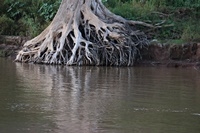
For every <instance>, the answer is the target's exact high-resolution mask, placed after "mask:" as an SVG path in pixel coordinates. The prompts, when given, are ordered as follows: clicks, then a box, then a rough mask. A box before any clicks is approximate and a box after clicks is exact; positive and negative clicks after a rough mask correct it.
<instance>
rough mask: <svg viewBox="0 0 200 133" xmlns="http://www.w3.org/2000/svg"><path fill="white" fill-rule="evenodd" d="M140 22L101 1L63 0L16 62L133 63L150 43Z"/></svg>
mask: <svg viewBox="0 0 200 133" xmlns="http://www.w3.org/2000/svg"><path fill="white" fill-rule="evenodd" d="M140 23H142V22H136V21H129V20H126V19H124V18H122V17H120V16H117V15H115V14H113V13H111V12H110V11H109V10H108V9H107V8H105V6H104V5H103V4H102V2H101V0H62V3H61V5H60V7H59V9H58V12H57V14H56V16H55V17H54V19H53V21H52V23H51V24H50V25H49V26H48V27H47V28H46V29H45V30H44V31H43V32H42V33H41V34H40V35H38V36H37V37H35V38H33V39H32V40H30V41H27V42H26V43H25V44H24V46H23V49H22V50H21V51H20V52H19V53H18V55H17V57H16V61H20V62H34V63H45V64H67V65H113V66H130V65H133V64H134V63H135V61H136V60H137V58H138V57H139V51H140V48H142V47H143V46H144V45H146V44H148V40H147V38H146V36H145V35H144V33H143V32H140V31H139V30H137V28H136V25H135V24H140Z"/></svg>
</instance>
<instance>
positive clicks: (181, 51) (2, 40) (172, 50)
mask: <svg viewBox="0 0 200 133" xmlns="http://www.w3.org/2000/svg"><path fill="white" fill-rule="evenodd" d="M28 39H29V38H26V37H19V36H0V57H5V58H11V59H13V60H14V59H15V57H16V54H17V52H18V51H19V50H20V49H21V47H22V44H24V43H25V42H26V41H27V40H28ZM136 66H164V67H193V66H194V67H198V68H199V67H200V42H190V43H183V44H171V43H168V44H161V43H158V42H152V43H151V44H150V45H149V46H148V47H147V48H146V49H143V50H142V51H141V60H140V61H138V63H137V64H136Z"/></svg>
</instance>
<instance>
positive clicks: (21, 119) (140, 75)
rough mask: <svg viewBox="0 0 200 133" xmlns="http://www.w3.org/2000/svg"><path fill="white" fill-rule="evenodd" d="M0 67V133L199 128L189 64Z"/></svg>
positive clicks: (197, 76)
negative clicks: (162, 66) (168, 66)
mask: <svg viewBox="0 0 200 133" xmlns="http://www.w3.org/2000/svg"><path fill="white" fill-rule="evenodd" d="M0 68H1V69H0V133H189V132H190V133H199V132H200V72H199V71H197V70H196V69H194V68H159V67H157V68H156V67H122V68H119V67H66V66H45V65H34V64H21V63H14V62H12V61H11V60H8V59H3V58H0Z"/></svg>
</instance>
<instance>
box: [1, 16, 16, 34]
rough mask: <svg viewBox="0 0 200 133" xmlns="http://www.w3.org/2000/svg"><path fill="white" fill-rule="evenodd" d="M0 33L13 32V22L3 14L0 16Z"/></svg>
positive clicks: (14, 26) (14, 28) (14, 27)
mask: <svg viewBox="0 0 200 133" xmlns="http://www.w3.org/2000/svg"><path fill="white" fill-rule="evenodd" d="M0 27H1V28H0V34H5V35H12V34H15V30H16V25H15V22H14V21H13V20H12V19H10V18H9V17H7V16H5V15H3V16H1V17H0Z"/></svg>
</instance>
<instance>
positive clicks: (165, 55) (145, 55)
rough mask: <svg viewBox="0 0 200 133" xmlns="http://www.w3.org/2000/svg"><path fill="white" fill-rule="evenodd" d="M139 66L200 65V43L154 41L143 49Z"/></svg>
mask: <svg viewBox="0 0 200 133" xmlns="http://www.w3.org/2000/svg"><path fill="white" fill-rule="evenodd" d="M141 56H142V60H141V61H139V62H138V64H137V65H139V66H166V67H193V66H194V67H198V68H199V67H200V43H199V42H190V43H183V44H160V43H153V44H150V45H149V46H148V48H147V49H143V50H142V51H141Z"/></svg>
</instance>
